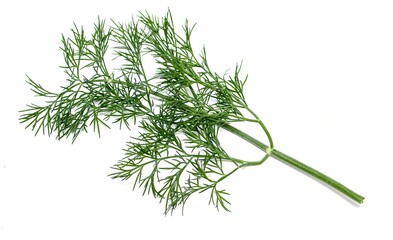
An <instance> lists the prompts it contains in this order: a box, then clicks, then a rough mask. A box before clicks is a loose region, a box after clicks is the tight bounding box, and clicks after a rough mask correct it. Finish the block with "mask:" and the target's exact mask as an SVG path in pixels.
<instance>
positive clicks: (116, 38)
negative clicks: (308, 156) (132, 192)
mask: <svg viewBox="0 0 393 240" xmlns="http://www.w3.org/2000/svg"><path fill="white" fill-rule="evenodd" d="M194 27H195V25H190V24H189V22H188V21H187V20H186V21H185V24H184V25H183V27H182V31H181V33H179V32H177V31H175V27H174V22H173V19H172V14H171V12H170V11H168V13H167V14H166V15H165V16H164V17H161V18H158V17H155V16H151V15H150V14H149V13H147V12H145V13H140V14H139V16H138V18H137V20H134V19H133V20H131V22H130V23H126V24H124V23H118V22H115V21H112V22H111V24H110V26H108V25H107V24H106V22H105V21H104V20H101V19H98V22H97V23H96V24H95V25H94V31H93V33H92V34H91V35H90V36H87V35H86V33H85V31H84V29H83V28H82V27H78V26H76V25H74V27H73V28H72V30H71V32H72V36H71V37H65V36H64V35H63V36H62V46H61V50H62V52H63V56H64V61H65V65H64V66H62V68H63V69H64V72H65V73H66V74H67V79H66V80H67V84H66V85H65V86H63V87H62V89H61V91H60V93H54V92H51V91H48V90H46V89H44V88H43V87H42V86H41V85H39V84H38V83H36V82H34V81H33V80H31V79H30V78H28V81H27V83H28V84H29V85H30V86H31V89H32V91H33V92H34V93H35V94H36V95H37V96H39V97H42V98H43V99H45V104H43V105H38V104H31V105H28V106H27V108H26V109H25V110H22V111H21V112H22V114H21V117H20V121H21V122H22V123H25V124H27V126H26V128H31V129H32V130H33V131H35V133H36V134H38V133H39V132H42V133H43V134H48V135H55V137H56V138H57V139H62V138H67V137H71V138H72V140H73V141H75V140H76V139H77V137H78V136H79V134H80V133H81V132H87V130H88V128H89V126H92V128H93V130H94V131H96V132H97V133H98V135H100V129H101V128H102V127H107V128H109V125H108V122H114V123H117V124H119V125H120V127H121V126H125V127H127V128H131V127H132V126H131V124H133V125H135V126H136V127H139V129H140V133H139V136H137V137H133V138H132V139H131V140H130V141H129V142H128V143H127V144H126V148H125V150H124V151H125V157H124V158H123V159H122V160H120V161H119V162H118V163H117V164H116V165H115V166H114V167H113V170H114V172H113V173H112V174H111V175H110V176H111V177H112V178H119V179H122V180H127V179H133V181H134V184H133V186H134V188H136V187H140V188H142V189H143V194H151V195H153V196H154V197H155V198H157V199H159V200H160V201H162V202H164V203H165V213H169V212H171V211H173V210H174V209H176V208H177V207H178V206H184V204H185V203H186V201H187V199H188V198H189V197H190V196H191V195H193V194H194V193H202V192H209V194H210V203H212V204H213V205H214V206H215V207H217V209H219V208H223V209H225V210H227V211H229V208H228V205H229V204H230V203H229V200H228V192H227V191H226V190H224V189H222V188H220V183H221V182H222V181H223V180H225V179H226V178H227V177H229V176H230V175H232V174H233V173H235V172H236V171H237V170H239V169H240V168H244V167H248V166H255V165H260V164H262V163H263V162H264V161H265V160H266V159H267V158H268V157H269V156H272V157H274V158H276V159H278V160H280V161H283V162H285V163H287V164H289V165H291V166H292V167H294V168H297V169H299V170H301V171H303V172H306V173H308V174H309V175H311V176H313V177H315V178H317V179H319V180H321V181H323V182H325V183H327V184H329V185H330V186H332V187H333V188H335V189H337V190H338V191H340V192H342V193H343V194H344V195H346V196H348V197H349V198H351V199H353V200H354V201H356V202H358V203H361V202H362V201H363V199H364V198H363V197H362V196H360V195H358V194H357V193H355V192H353V191H352V190H350V189H348V188H346V187H345V186H343V185H342V184H340V183H338V182H336V181H334V180H333V179H331V178H329V177H328V176H326V175H324V174H322V173H320V172H318V171H316V170H315V169H312V168H310V167H309V166H306V165H304V164H303V163H300V162H299V161H297V160H295V159H293V158H292V157H289V156H287V155H285V154H283V153H281V152H279V151H277V150H276V149H275V148H274V145H273V140H272V137H271V135H270V133H269V131H268V130H267V128H266V126H265V125H264V124H263V122H262V121H261V119H260V118H259V117H258V116H257V114H256V113H255V112H254V111H252V110H251V108H250V107H249V105H248V104H247V102H246V100H245V96H244V94H243V89H244V85H245V83H246V80H247V77H241V73H240V72H241V67H242V65H241V64H239V65H236V67H235V69H234V71H233V73H232V74H229V73H225V74H223V75H220V74H218V73H216V72H214V71H212V70H211V67H210V66H209V64H208V59H207V55H206V50H205V48H203V50H202V52H201V53H200V54H196V53H195V52H194V50H193V48H192V45H191V35H192V32H193V30H194ZM110 45H111V46H112V47H111V48H110ZM109 50H110V51H112V54H114V55H115V57H116V58H117V60H119V62H121V64H120V66H119V67H118V68H116V69H109V68H108V67H107V64H106V61H107V60H106V59H107V56H108V52H109ZM147 55H148V56H152V57H154V59H155V63H156V65H157V71H156V72H155V73H153V74H152V75H149V74H150V73H147V72H146V71H145V68H144V61H143V60H144V57H145V56H147ZM235 122H250V123H256V124H259V126H260V127H261V128H262V129H263V131H264V132H265V134H266V136H267V138H268V141H269V143H268V145H265V144H263V143H261V142H260V141H258V140H256V139H255V138H253V137H251V136H249V135H248V134H246V133H244V132H242V131H241V130H239V129H237V128H235V127H233V126H232V125H231V124H232V123H235ZM220 129H225V130H227V131H229V132H231V133H233V134H234V135H236V136H238V137H241V138H243V139H244V140H246V141H248V142H249V143H251V144H253V145H255V146H257V147H258V148H260V149H261V150H263V151H264V152H265V155H264V156H263V157H262V158H261V159H260V160H259V161H247V160H245V159H237V158H234V157H232V156H230V155H229V154H228V153H227V152H226V151H225V149H223V147H222V146H221V144H220V141H219V138H218V133H219V131H220Z"/></svg>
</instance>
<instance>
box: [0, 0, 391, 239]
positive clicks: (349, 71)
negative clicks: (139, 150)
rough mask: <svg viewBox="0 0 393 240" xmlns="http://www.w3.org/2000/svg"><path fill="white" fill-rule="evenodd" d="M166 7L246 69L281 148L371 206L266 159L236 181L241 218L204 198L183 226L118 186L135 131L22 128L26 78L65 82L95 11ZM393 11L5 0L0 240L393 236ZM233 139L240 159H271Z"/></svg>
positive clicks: (116, 15)
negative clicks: (68, 54)
mask: <svg viewBox="0 0 393 240" xmlns="http://www.w3.org/2000/svg"><path fill="white" fill-rule="evenodd" d="M168 7H170V8H171V10H172V12H173V14H174V17H175V21H176V23H177V24H181V23H182V22H183V20H184V18H185V17H188V18H189V19H190V20H191V21H192V22H195V21H196V22H198V25H197V28H196V30H195V36H194V44H195V45H196V46H198V47H201V46H202V44H205V45H206V47H207V52H208V55H209V57H210V64H211V66H213V68H215V70H216V71H218V72H221V73H223V72H224V71H225V70H227V69H228V68H233V66H234V65H235V63H236V62H239V61H241V60H243V61H244V73H248V74H249V80H248V82H247V85H246V89H245V94H246V96H247V99H248V102H249V105H250V106H251V107H252V108H253V109H254V110H255V112H257V113H258V115H259V116H260V117H261V118H262V119H263V120H264V122H265V123H266V125H267V126H268V128H269V130H270V132H271V133H272V135H273V138H274V140H275V145H276V147H277V148H278V149H280V150H281V151H283V152H286V153H288V154H289V155H291V156H294V157H296V158H298V159H299V160H301V161H303V162H304V163H307V164H309V165H311V166H313V167H315V168H317V169H318V170H320V171H322V172H324V173H326V174H328V175H330V176H331V177H333V178H335V179H337V180H339V181H341V182H342V183H344V184H345V185H347V186H348V187H350V188H352V189H354V190H355V191H358V192H359V193H361V194H363V195H364V196H365V197H366V201H365V203H364V204H363V205H361V206H356V205H354V204H352V203H350V202H349V201H347V200H345V199H344V198H342V197H340V196H339V195H337V194H336V193H335V192H333V191H331V190H329V189H328V188H326V187H325V186H323V185H322V184H320V183H318V182H316V181H314V180H312V179H311V178H309V177H307V176H305V175H303V174H301V173H299V172H297V171H295V170H293V169H291V168H289V167H287V166H286V165H284V164H282V163H280V162H277V161H276V160H274V159H269V160H268V161H267V162H266V163H265V164H264V165H262V166H258V167H254V168H247V169H244V170H242V171H240V172H238V173H236V174H235V175H233V176H231V177H230V179H228V181H227V182H225V188H226V189H227V190H228V191H229V192H230V193H231V194H232V195H231V196H230V200H231V203H232V206H231V210H232V212H231V213H227V212H222V211H220V212H217V211H216V210H215V209H214V207H212V206H208V205H207V202H208V196H207V195H199V196H194V197H193V198H191V199H190V201H189V202H188V205H186V208H185V214H184V216H182V214H181V211H178V212H175V213H174V214H173V216H164V215H163V214H162V213H163V209H164V206H163V205H162V204H159V203H158V202H157V200H155V199H153V198H152V197H149V196H147V197H146V196H145V197H142V196H141V192H140V191H138V190H137V191H134V192H133V191H132V190H131V184H132V182H131V181H129V182H121V181H116V180H111V179H110V178H109V177H107V175H108V174H109V173H110V172H111V171H110V166H112V165H113V164H114V163H115V162H116V161H117V160H118V159H120V158H121V157H122V151H121V149H122V148H123V147H124V143H125V142H126V141H127V140H128V139H129V132H127V131H125V130H124V131H120V130H118V129H117V128H116V127H115V128H113V129H111V130H110V131H105V132H104V134H103V136H102V137H101V139H98V137H97V136H96V134H93V133H90V134H84V135H83V136H81V137H80V139H79V140H77V141H76V143H74V144H73V145H72V144H71V143H70V140H65V141H60V142H59V141H57V140H55V139H53V138H48V137H47V136H40V135H38V136H36V137H35V136H34V135H33V133H32V132H30V131H29V130H25V129H24V127H23V126H22V125H19V124H18V112H17V111H18V110H20V109H22V108H23V107H24V106H25V104H26V103H30V102H32V101H34V97H33V94H32V93H31V92H30V91H29V88H28V86H27V84H26V83H25V82H24V81H25V80H26V77H25V74H28V75H29V76H30V77H32V78H33V79H34V80H35V81H37V82H39V83H41V84H43V85H44V86H48V87H49V88H51V87H52V88H55V87H57V86H59V85H61V84H62V83H64V74H63V73H62V70H61V69H60V68H58V66H59V65H61V64H62V55H61V52H60V50H59V48H58V47H59V46H60V36H61V33H65V34H69V28H70V27H71V26H72V23H73V22H76V23H77V24H78V25H85V26H86V28H87V29H89V27H90V26H92V24H93V23H94V22H95V21H96V19H97V16H98V15H100V16H101V18H113V19H114V20H118V21H127V20H128V19H129V18H130V16H131V15H132V14H136V13H137V11H138V10H148V11H149V12H151V13H153V14H158V15H162V14H164V12H165V11H166V9H167V8H168ZM392 13H393V5H392V1H377V0H373V1H345V0H340V1H246V0H243V1H211V0H210V1H205V0H198V1H184V0H183V1H158V0H157V1H146V0H144V1H131V0H128V1H117V0H111V1H80V0H77V1H76V0H68V1H38V0H37V1H2V2H1V3H0V61H1V62H0V63H1V64H0V70H1V71H0V82H1V85H0V86H1V94H0V98H1V101H0V107H1V108H0V109H1V117H0V121H1V122H0V123H1V124H0V140H1V145H0V146H1V147H0V239H4V240H11V239H41V240H44V239H140V238H142V239H218V238H219V239H229V238H230V239H232V238H234V239H239V238H240V239H393V233H392V230H391V226H392V223H393V220H392V219H393V217H392V216H393V215H392V214H393V207H392V202H391V201H392V197H393V194H392V187H391V185H392V183H393V174H392V170H393V169H392V166H393V164H392V162H393V157H392V143H393V137H392V136H393V127H392V123H393V114H392V103H393V94H392V90H393V87H392V81H393V78H392V77H393V71H392V70H393V68H392V64H393V14H392ZM255 134H257V135H258V134H259V135H260V136H262V134H261V133H259V132H255ZM229 139H230V138H225V141H224V143H223V144H224V145H225V146H226V147H227V148H230V150H229V151H231V152H233V154H238V155H241V156H244V157H249V158H250V159H251V158H253V157H254V158H255V157H256V156H257V155H258V154H260V153H258V151H255V150H254V149H252V148H250V149H249V148H248V147H246V145H243V144H240V143H236V144H234V143H233V142H231V141H230V140H229ZM232 139H233V138H232ZM228 146H229V147H228ZM257 157H259V156H257ZM257 157H256V158H257ZM389 228H390V230H389Z"/></svg>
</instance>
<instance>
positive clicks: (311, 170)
mask: <svg viewBox="0 0 393 240" xmlns="http://www.w3.org/2000/svg"><path fill="white" fill-rule="evenodd" d="M222 128H224V129H225V130H227V131H229V132H231V133H233V134H235V135H237V136H239V137H240V138H242V139H244V140H246V141H247V142H249V143H251V144H253V145H254V146H256V147H257V148H259V149H261V150H263V151H265V152H266V151H267V150H268V149H269V146H267V145H266V144H264V143H262V142H260V141H258V140H257V139H255V138H253V137H252V136H250V135H248V134H247V133H245V132H243V131H241V130H239V129H237V128H235V127H233V126H231V125H228V124H224V125H222ZM270 156H272V157H273V158H275V159H277V160H279V161H281V162H283V163H286V164H288V165H289V166H291V167H293V168H295V169H298V170H300V171H302V172H304V173H307V174H308V175H310V176H312V177H314V178H316V179H318V180H320V181H322V182H324V183H326V184H327V185H329V186H331V187H332V188H333V189H335V190H337V191H339V192H341V193H342V194H344V195H345V196H347V197H348V198H350V199H352V200H354V201H355V202H357V203H359V204H361V203H363V200H364V197H363V196H361V195H359V194H357V193H356V192H354V191H352V190H351V189H349V188H347V187H346V186H344V185H342V184H341V183H339V182H337V181H336V180H334V179H332V178H330V177H328V176H326V175H325V174H323V173H321V172H319V171H318V170H315V169H314V168H312V167H309V166H307V165H306V164H304V163H301V162H299V161H298V160H296V159H294V158H293V157H290V156H288V155H286V154H284V153H282V152H280V151H278V150H276V149H273V150H272V151H271V153H270ZM251 165H256V164H251Z"/></svg>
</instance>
